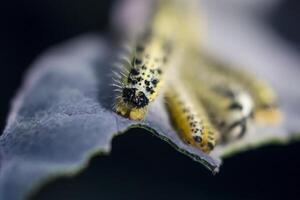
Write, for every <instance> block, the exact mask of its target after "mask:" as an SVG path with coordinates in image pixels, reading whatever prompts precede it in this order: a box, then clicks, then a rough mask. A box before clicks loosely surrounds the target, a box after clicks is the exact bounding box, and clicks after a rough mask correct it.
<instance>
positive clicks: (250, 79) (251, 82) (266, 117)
mask: <svg viewBox="0 0 300 200" xmlns="http://www.w3.org/2000/svg"><path fill="white" fill-rule="evenodd" d="M202 59H203V62H204V63H205V65H207V66H208V67H209V68H210V70H212V71H214V72H218V73H219V74H222V76H223V77H226V78H227V79H233V80H235V81H238V82H239V83H240V84H241V85H242V86H243V87H244V88H246V89H247V90H248V92H249V93H250V95H251V96H252V98H253V101H254V106H255V108H254V110H255V112H254V118H255V120H256V121H257V122H260V123H278V122H279V121H280V120H281V113H280V110H279V107H278V99H277V96H276V94H275V92H274V91H273V89H272V88H271V87H270V86H269V85H268V84H267V83H266V82H265V81H263V80H261V79H257V78H254V75H252V74H251V73H249V72H245V71H243V70H238V69H236V68H233V67H230V66H228V64H226V63H224V62H221V61H219V60H216V59H214V58H212V57H211V56H209V55H207V54H202Z"/></svg>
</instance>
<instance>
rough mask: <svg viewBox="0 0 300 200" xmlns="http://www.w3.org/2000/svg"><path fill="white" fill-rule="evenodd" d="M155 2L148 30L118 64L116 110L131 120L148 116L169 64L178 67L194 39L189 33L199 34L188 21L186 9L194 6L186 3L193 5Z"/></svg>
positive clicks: (167, 0) (166, 1)
mask: <svg viewBox="0 0 300 200" xmlns="http://www.w3.org/2000/svg"><path fill="white" fill-rule="evenodd" d="M156 3H157V4H156V8H155V11H154V12H153V16H152V17H151V19H149V22H148V24H147V25H146V28H145V29H147V31H145V33H143V34H142V36H140V37H136V38H138V39H136V41H137V42H134V43H132V44H131V45H130V46H131V49H129V51H128V52H127V53H126V54H125V56H124V55H123V57H124V59H123V60H122V62H121V63H119V66H120V68H121V69H120V70H119V72H117V73H115V75H116V77H115V78H114V80H115V82H114V83H113V85H114V86H115V87H116V89H115V91H116V93H115V101H114V110H115V111H116V112H117V113H118V114H120V115H122V116H124V117H127V118H129V119H132V120H142V119H143V118H144V117H145V115H146V113H147V110H148V106H149V104H150V103H151V102H153V101H154V100H155V99H156V97H157V96H158V95H159V94H160V92H161V89H162V88H163V85H164V82H166V80H165V79H166V71H167V70H168V68H169V67H170V66H172V67H171V68H173V70H174V69H175V68H176V66H177V63H179V61H180V59H182V58H183V57H184V56H183V55H184V51H185V49H186V47H187V46H189V45H190V44H192V43H193V42H194V41H193V42H192V41H191V38H190V37H189V32H192V34H190V35H193V36H194V37H193V38H198V34H196V33H194V32H195V31H192V30H194V29H195V27H194V26H192V25H191V24H190V23H187V22H186V17H185V16H186V13H185V12H184V10H190V9H191V8H188V7H184V5H185V6H186V5H190V4H182V2H181V3H180V1H169V0H163V1H157V2H156ZM179 5H182V7H180V6H179ZM182 9H183V10H182ZM193 13H194V14H193V15H192V16H193V17H190V18H193V19H194V20H197V18H196V16H198V15H196V14H197V12H193ZM188 24H189V25H188Z"/></svg>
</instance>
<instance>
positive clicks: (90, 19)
mask: <svg viewBox="0 0 300 200" xmlns="http://www.w3.org/2000/svg"><path fill="white" fill-rule="evenodd" d="M114 3H115V1H109V0H102V1H96V0H85V1H83V0H43V1H37V0H26V1H22V0H10V1H2V2H1V6H0V8H1V12H0V24H1V31H0V81H1V84H0V91H1V97H0V129H1V132H2V130H3V128H4V126H5V123H6V117H7V114H8V111H9V109H10V101H11V99H12V98H13V97H14V95H15V94H16V91H17V89H18V88H19V87H20V85H21V83H22V78H23V77H24V73H25V72H26V70H27V69H28V67H29V66H30V64H31V63H32V62H33V61H34V59H35V58H36V57H37V56H38V55H39V54H40V53H41V52H43V51H44V50H46V49H47V48H49V47H50V46H52V45H55V44H58V43H60V42H63V41H64V40H66V39H69V38H72V37H74V36H77V35H79V34H81V33H86V32H99V34H100V33H107V32H108V31H109V17H110V11H111V9H112V6H113V4H114ZM264 20H266V23H267V24H268V25H269V26H270V27H271V28H272V29H273V31H274V32H275V33H276V34H278V36H280V37H281V38H283V39H284V40H285V41H286V43H288V44H289V45H290V46H291V48H293V49H295V51H298V52H300V24H299V21H300V1H297V0H281V2H280V3H279V4H278V6H276V8H275V9H273V11H272V12H270V13H268V15H267V16H265V17H264ZM299 67H300V66H299ZM299 153H300V144H299V143H294V144H291V145H289V146H268V147H263V148H260V149H258V150H255V151H254V150H253V151H248V152H246V153H241V154H239V155H237V156H234V157H232V158H229V159H226V160H225V161H224V165H223V166H222V167H221V172H220V173H219V174H218V175H216V176H212V175H211V173H210V172H209V171H208V170H206V169H205V168H204V167H203V166H201V165H200V164H199V163H196V162H194V161H192V160H191V159H189V158H188V157H186V156H184V155H182V154H180V153H178V152H177V151H175V150H173V149H172V148H171V147H170V146H169V145H166V144H165V143H164V142H162V141H160V140H158V139H156V138H155V137H154V136H152V135H150V134H148V133H147V132H145V131H143V130H137V129H136V130H131V131H130V133H129V134H127V135H123V136H119V137H117V138H116V139H115V140H114V141H113V150H112V153H111V155H110V156H104V157H95V158H93V159H92V160H91V163H90V165H89V166H88V167H87V168H86V170H84V171H83V172H82V173H80V174H79V175H76V176H75V177H66V178H59V179H57V180H55V181H52V182H50V183H49V184H48V185H47V186H45V187H43V188H42V189H41V190H40V191H39V192H37V193H36V194H35V195H34V196H33V197H32V199H292V198H296V199H297V198H299V196H300V191H299V182H300V160H299Z"/></svg>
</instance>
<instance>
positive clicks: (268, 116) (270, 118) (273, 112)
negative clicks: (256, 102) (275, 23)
mask: <svg viewBox="0 0 300 200" xmlns="http://www.w3.org/2000/svg"><path fill="white" fill-rule="evenodd" d="M282 118H283V116H282V112H281V111H280V110H279V109H278V108H272V109H262V110H257V111H256V112H255V116H254V119H255V121H256V122H257V123H260V124H278V123H280V122H281V121H282Z"/></svg>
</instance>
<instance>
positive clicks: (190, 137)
mask: <svg viewBox="0 0 300 200" xmlns="http://www.w3.org/2000/svg"><path fill="white" fill-rule="evenodd" d="M165 99H166V105H167V108H168V110H169V114H170V118H171V120H172V122H173V124H174V126H175V128H176V129H177V131H178V133H179V135H180V136H181V138H182V139H183V141H184V142H186V143H187V144H188V145H192V146H195V147H197V148H199V149H201V150H202V151H203V152H204V153H209V152H210V151H212V150H213V149H214V147H215V145H216V144H217V142H218V138H219V133H218V131H217V130H216V129H215V128H214V127H213V125H212V124H211V122H210V120H209V118H208V116H207V114H206V112H205V109H204V108H203V107H202V104H201V103H200V102H199V101H197V99H196V98H195V97H194V96H193V94H192V93H191V92H190V91H188V89H187V87H186V86H184V85H183V83H178V82H177V83H176V84H174V83H170V85H169V86H168V90H167V91H166V94H165Z"/></svg>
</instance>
